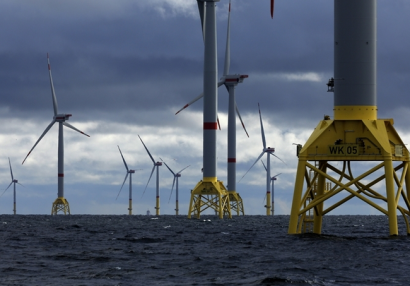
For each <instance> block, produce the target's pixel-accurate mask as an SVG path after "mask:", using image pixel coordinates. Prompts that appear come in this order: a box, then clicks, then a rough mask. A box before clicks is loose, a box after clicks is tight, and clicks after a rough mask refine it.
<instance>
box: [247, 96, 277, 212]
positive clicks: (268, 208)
mask: <svg viewBox="0 0 410 286" xmlns="http://www.w3.org/2000/svg"><path fill="white" fill-rule="evenodd" d="M258 108H259V119H260V123H261V136H262V144H263V149H262V153H261V154H260V155H259V157H258V158H257V159H256V160H255V162H254V163H253V164H252V166H251V167H250V168H249V169H248V171H246V173H245V174H244V175H243V176H242V178H240V180H242V179H243V177H245V176H246V174H247V173H248V172H249V171H250V170H251V169H252V167H253V166H255V164H256V162H258V161H259V159H260V158H262V156H263V155H264V154H265V153H266V156H267V158H266V162H267V163H266V165H267V167H266V200H267V202H266V206H265V207H266V215H270V214H271V203H270V201H271V193H270V188H269V187H270V181H271V176H270V155H273V156H275V157H276V158H278V159H279V160H281V161H282V159H280V158H279V157H278V156H276V155H275V154H273V153H274V152H275V148H271V147H266V140H265V131H264V129H263V122H262V113H261V108H260V105H259V103H258ZM282 162H283V161H282ZM240 180H239V181H240Z"/></svg>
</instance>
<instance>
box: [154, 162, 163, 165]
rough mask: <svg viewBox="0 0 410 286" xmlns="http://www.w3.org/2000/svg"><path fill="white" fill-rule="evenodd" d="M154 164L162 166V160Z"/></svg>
mask: <svg viewBox="0 0 410 286" xmlns="http://www.w3.org/2000/svg"><path fill="white" fill-rule="evenodd" d="M154 165H155V166H162V162H156V163H155V164H154Z"/></svg>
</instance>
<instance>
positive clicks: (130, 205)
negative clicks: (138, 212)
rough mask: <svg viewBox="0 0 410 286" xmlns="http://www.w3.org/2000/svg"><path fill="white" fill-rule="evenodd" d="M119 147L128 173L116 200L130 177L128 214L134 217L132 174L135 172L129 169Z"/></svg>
mask: <svg viewBox="0 0 410 286" xmlns="http://www.w3.org/2000/svg"><path fill="white" fill-rule="evenodd" d="M117 147H118V150H119V151H120V154H121V158H122V161H123V162H124V166H125V169H126V170H127V173H126V174H125V179H124V182H122V186H121V189H120V191H119V192H118V195H117V198H116V199H118V196H119V195H120V193H121V190H122V187H124V184H125V181H126V180H127V178H128V175H130V180H129V202H128V214H129V215H132V174H134V173H135V170H130V169H128V166H127V163H126V162H125V159H124V156H123V155H122V152H121V149H120V146H118V145H117Z"/></svg>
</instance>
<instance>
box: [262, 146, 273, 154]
mask: <svg viewBox="0 0 410 286" xmlns="http://www.w3.org/2000/svg"><path fill="white" fill-rule="evenodd" d="M263 151H264V152H269V153H274V152H275V148H271V147H268V148H266V149H264V150H263Z"/></svg>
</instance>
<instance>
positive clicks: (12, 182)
mask: <svg viewBox="0 0 410 286" xmlns="http://www.w3.org/2000/svg"><path fill="white" fill-rule="evenodd" d="M11 184H13V181H11V183H10V185H9V186H8V187H7V189H5V190H4V192H3V193H2V194H1V195H0V198H1V197H2V196H3V195H4V193H5V192H6V191H7V190H8V189H9V188H10V186H11Z"/></svg>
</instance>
